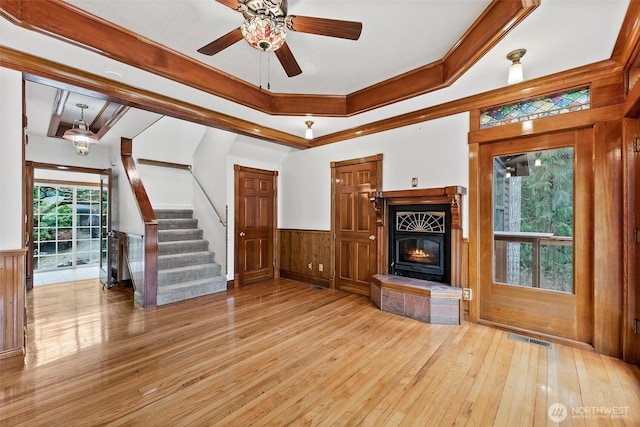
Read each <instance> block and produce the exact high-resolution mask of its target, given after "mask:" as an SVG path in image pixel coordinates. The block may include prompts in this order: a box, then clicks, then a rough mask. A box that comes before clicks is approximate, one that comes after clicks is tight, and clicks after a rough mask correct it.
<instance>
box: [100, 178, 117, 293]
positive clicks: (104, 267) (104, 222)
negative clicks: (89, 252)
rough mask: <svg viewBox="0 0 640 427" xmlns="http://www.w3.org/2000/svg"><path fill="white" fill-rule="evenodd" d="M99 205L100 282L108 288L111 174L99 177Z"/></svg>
mask: <svg viewBox="0 0 640 427" xmlns="http://www.w3.org/2000/svg"><path fill="white" fill-rule="evenodd" d="M99 200H100V203H99V204H98V205H97V206H98V212H97V213H98V215H99V216H98V218H99V220H98V225H99V235H100V247H99V251H98V253H99V254H100V281H101V282H102V284H103V285H104V286H105V287H107V288H110V287H111V286H112V285H113V279H112V276H111V257H112V254H111V173H110V171H109V173H104V174H102V175H100V192H99Z"/></svg>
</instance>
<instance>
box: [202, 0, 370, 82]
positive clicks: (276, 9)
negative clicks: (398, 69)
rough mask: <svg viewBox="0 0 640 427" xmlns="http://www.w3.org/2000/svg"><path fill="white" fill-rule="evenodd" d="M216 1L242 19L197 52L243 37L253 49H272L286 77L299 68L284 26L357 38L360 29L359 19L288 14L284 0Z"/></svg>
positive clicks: (219, 47)
mask: <svg viewBox="0 0 640 427" xmlns="http://www.w3.org/2000/svg"><path fill="white" fill-rule="evenodd" d="M216 1H217V2H218V3H221V4H223V5H225V6H227V7H229V8H231V9H233V10H236V11H238V12H240V13H242V15H243V16H244V22H243V23H242V25H241V27H239V28H236V29H235V30H231V31H229V32H228V33H227V34H225V35H223V36H222V37H219V38H218V39H216V40H214V41H212V42H211V43H209V44H207V45H205V46H203V47H201V48H200V49H198V52H200V53H202V54H204V55H209V56H213V55H215V54H216V53H218V52H220V51H222V50H224V49H226V48H228V47H229V46H232V45H234V44H235V43H237V42H239V41H240V40H243V39H244V40H246V41H247V42H248V43H249V44H250V45H251V46H252V47H254V48H255V49H258V50H261V51H263V52H271V51H272V52H275V54H276V57H277V58H278V60H279V61H280V64H281V65H282V68H284V70H285V72H286V73H287V76H289V77H293V76H297V75H298V74H300V73H302V69H301V68H300V65H298V61H296V59H295V57H294V56H293V53H292V52H291V49H289V46H288V45H287V42H286V40H285V39H286V35H287V30H291V31H296V32H300V33H308V34H316V35H320V36H328V37H337V38H342V39H348V40H358V39H359V38H360V33H361V32H362V23H361V22H354V21H341V20H337V19H327V18H315V17H311V16H297V15H287V0H216Z"/></svg>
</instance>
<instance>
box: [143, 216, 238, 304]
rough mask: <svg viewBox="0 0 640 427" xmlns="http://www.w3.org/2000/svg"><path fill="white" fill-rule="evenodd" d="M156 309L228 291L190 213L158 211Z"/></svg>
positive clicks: (200, 231)
mask: <svg viewBox="0 0 640 427" xmlns="http://www.w3.org/2000/svg"><path fill="white" fill-rule="evenodd" d="M155 214H156V218H157V219H158V297H157V302H156V304H157V305H163V304H169V303H172V302H176V301H181V300H185V299H189V298H195V297H199V296H202V295H207V294H212V293H214V292H220V291H224V290H226V289H227V279H226V278H225V277H224V276H222V275H221V273H220V270H221V268H220V265H219V264H216V263H215V262H214V254H213V252H209V249H208V248H209V242H207V241H206V240H203V239H202V230H200V229H198V228H197V225H198V220H197V219H195V218H193V211H192V210H189V209H158V210H155Z"/></svg>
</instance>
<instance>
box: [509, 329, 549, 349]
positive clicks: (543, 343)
mask: <svg viewBox="0 0 640 427" xmlns="http://www.w3.org/2000/svg"><path fill="white" fill-rule="evenodd" d="M509 339H510V340H514V341H522V342H528V343H529V344H535V345H539V346H540V347H546V348H553V345H552V344H551V343H550V342H546V341H542V340H537V339H535V338H529V337H525V336H523V335H518V334H513V333H511V334H509Z"/></svg>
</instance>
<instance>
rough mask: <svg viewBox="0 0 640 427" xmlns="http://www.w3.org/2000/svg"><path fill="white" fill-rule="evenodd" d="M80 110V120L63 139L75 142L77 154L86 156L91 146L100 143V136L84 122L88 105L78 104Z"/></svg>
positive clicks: (74, 122)
mask: <svg viewBox="0 0 640 427" xmlns="http://www.w3.org/2000/svg"><path fill="white" fill-rule="evenodd" d="M76 106H77V107H78V108H80V120H74V121H73V126H72V128H71V129H69V130H67V131H66V132H65V133H64V134H63V135H62V137H63V138H64V139H67V140H69V141H71V142H73V147H74V148H75V149H76V154H77V155H79V156H86V155H87V154H89V144H97V143H99V142H100V139H99V138H98V135H96V134H95V133H93V132H91V130H90V129H89V125H88V124H87V122H86V121H85V120H84V109H85V108H89V106H88V105H86V104H76Z"/></svg>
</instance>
